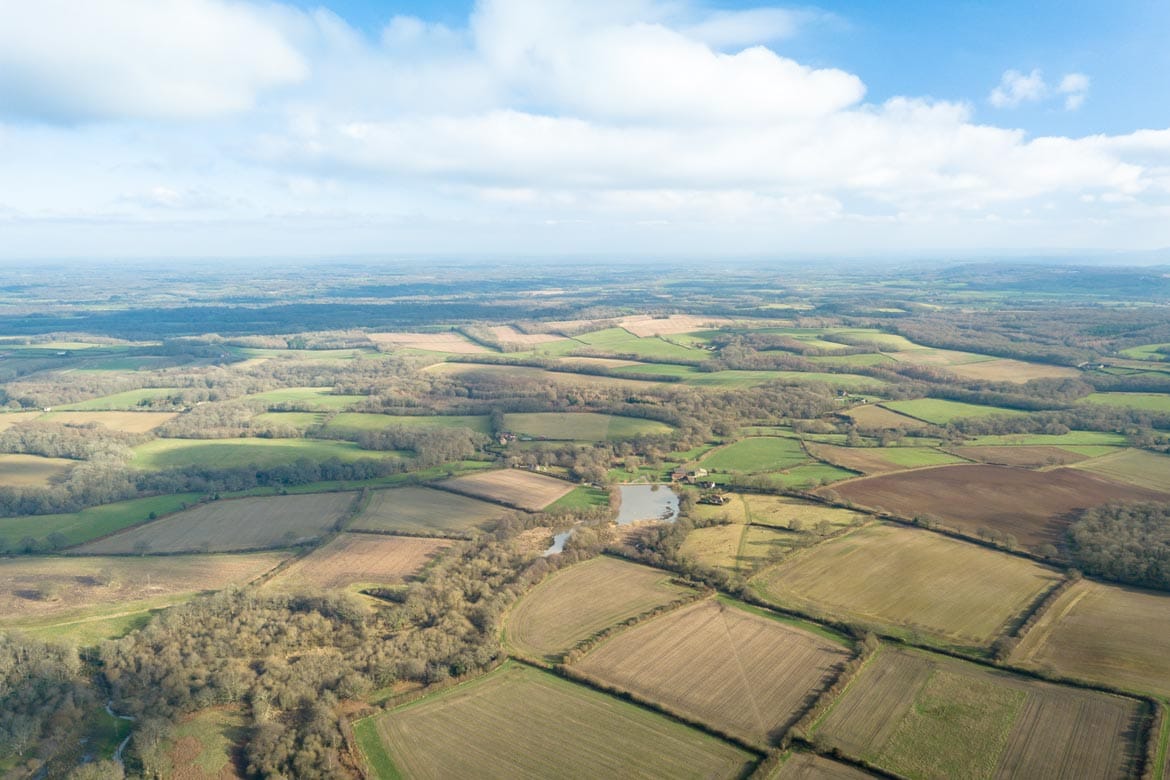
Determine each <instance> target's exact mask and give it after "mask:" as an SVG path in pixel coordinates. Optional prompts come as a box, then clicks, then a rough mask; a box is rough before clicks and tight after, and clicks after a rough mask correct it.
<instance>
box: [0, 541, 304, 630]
mask: <svg viewBox="0 0 1170 780" xmlns="http://www.w3.org/2000/svg"><path fill="white" fill-rule="evenodd" d="M287 557H288V556H287V555H286V554H284V553H277V552H266V553H247V554H243V555H177V556H171V557H167V558H151V557H146V558H143V557H114V558H110V557H88V556H86V557H70V558H62V557H47V558H42V557H35V556H21V557H16V558H2V559H0V623H3V625H4V627H5V628H11V629H17V628H19V629H21V630H26V631H34V632H36V633H38V634H41V635H49V636H62V637H65V636H71V635H73V634H74V633H76V632H77V631H81V632H82V633H83V634H84V632H85V630H86V629H87V628H89V627H97V628H98V629H100V630H99V631H98V634H97V636H95V637H94V639H96V638H98V637H100V636H102V631H104V630H108V629H109V628H110V627H111V626H113V627H115V628H116V624H119V623H120V622H124V621H119V619H120V618H125V617H129V616H133V615H137V614H141V613H145V612H146V611H147V610H148V609H150V608H151V607H154V606H156V605H158V604H160V603H164V604H168V603H173V601H174V600H175V599H176V598H181V597H186V596H189V595H192V594H194V593H199V592H202V591H208V590H219V589H221V588H225V587H227V586H228V585H242V584H244V583H247V582H249V581H251V580H253V579H255V578H256V577H259V576H260V575H261V574H264V573H265V572H267V571H269V570H271V569H273V568H274V567H275V566H277V565H278V564H279V563H280V562H281V561H283V560H285V559H286V558H287ZM95 624H96V626H95Z"/></svg>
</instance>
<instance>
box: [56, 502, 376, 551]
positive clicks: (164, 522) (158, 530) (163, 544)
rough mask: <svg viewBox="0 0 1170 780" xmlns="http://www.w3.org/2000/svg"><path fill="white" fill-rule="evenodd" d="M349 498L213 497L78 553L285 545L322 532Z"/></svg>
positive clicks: (203, 549) (200, 549) (343, 508)
mask: <svg viewBox="0 0 1170 780" xmlns="http://www.w3.org/2000/svg"><path fill="white" fill-rule="evenodd" d="M353 500H354V494H353V493H310V494H308V495H303V496H268V497H265V498H234V499H225V500H222V501H212V502H210V503H207V504H200V505H199V506H196V507H195V508H193V509H188V510H186V511H184V512H179V513H178V514H174V515H170V516H169V517H164V518H163V519H161V520H156V521H154V522H152V523H146V524H145V525H140V526H138V527H136V528H131V529H130V530H128V531H123V532H122V533H119V534H115V535H113V536H109V537H106V538H105V539H99V540H98V541H96V542H90V543H89V544H87V545H85V546H83V547H81V548H79V549H78V550H77V552H80V553H85V554H89V555H119V554H121V555H125V554H128V553H141V552H150V553H178V552H227V551H230V550H255V549H260V548H264V547H282V546H289V545H291V544H293V543H294V542H296V541H298V540H303V539H308V538H314V537H317V536H320V535H321V534H323V533H325V532H326V531H327V530H329V529H330V528H331V527H332V526H333V525H334V524H335V523H336V522H337V521H338V520H339V519H340V518H341V517H342V516H343V515H344V514H345V513H346V511H348V510H349V508H350V506H351V505H352V504H353ZM144 545H145V547H143V546H144Z"/></svg>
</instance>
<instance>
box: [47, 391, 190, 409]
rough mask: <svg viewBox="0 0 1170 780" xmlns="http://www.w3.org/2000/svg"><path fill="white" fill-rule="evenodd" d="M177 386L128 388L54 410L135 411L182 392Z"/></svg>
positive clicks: (57, 407)
mask: <svg viewBox="0 0 1170 780" xmlns="http://www.w3.org/2000/svg"><path fill="white" fill-rule="evenodd" d="M182 392H183V391H182V390H181V389H180V388H177V387H147V388H143V389H141V390H127V391H126V392H124V393H114V394H113V395H104V396H102V397H101V398H91V399H90V400H88V401H80V402H78V403H75V404H64V405H62V406H54V407H53V410H54V411H62V412H63V411H78V412H88V411H134V410H137V409H142V408H144V407H146V406H149V405H150V404H151V402H156V401H159V400H160V399H164V398H168V397H170V396H173V395H176V394H178V393H182Z"/></svg>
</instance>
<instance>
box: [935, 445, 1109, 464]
mask: <svg viewBox="0 0 1170 780" xmlns="http://www.w3.org/2000/svg"><path fill="white" fill-rule="evenodd" d="M955 452H956V453H958V454H960V455H962V456H963V457H965V458H968V459H970V460H977V461H979V462H980V463H990V464H992V465H995V466H1019V467H1021V468H1040V467H1042V466H1067V465H1068V464H1070V463H1076V462H1078V461H1082V460H1084V459H1085V458H1086V456H1085V455H1081V454H1078V453H1076V452H1072V451H1070V450H1066V449H1064V448H1062V447H1053V446H1051V445H1038V446H1035V447H959V448H957V449H956V450H955Z"/></svg>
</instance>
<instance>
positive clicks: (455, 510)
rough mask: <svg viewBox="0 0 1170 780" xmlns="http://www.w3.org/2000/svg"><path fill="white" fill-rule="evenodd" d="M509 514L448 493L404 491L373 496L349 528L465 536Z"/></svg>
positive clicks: (492, 506)
mask: <svg viewBox="0 0 1170 780" xmlns="http://www.w3.org/2000/svg"><path fill="white" fill-rule="evenodd" d="M507 511H508V510H506V509H504V508H502V507H500V506H499V505H497V504H489V503H488V502H486V501H477V500H476V499H474V498H468V497H466V496H460V495H456V494H455V493H448V492H447V491H445V490H432V489H431V488H425V487H402V488H394V489H391V490H377V491H373V492H371V493H370V499H369V502H368V503H367V504H366V507H365V508H364V509H363V510H362V512H361V514H359V515H358V516H357V517H356V518H355V519H354V521H353V522H352V523H350V524H349V526H348V528H349V529H350V530H354V531H398V532H403V533H425V534H445V533H446V534H458V535H462V534H465V533H467V532H468V531H470V530H471V529H473V528H476V527H478V526H480V525H483V524H484V523H486V522H488V521H489V520H494V519H496V518H498V517H500V516H501V515H504V514H506V513H507Z"/></svg>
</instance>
